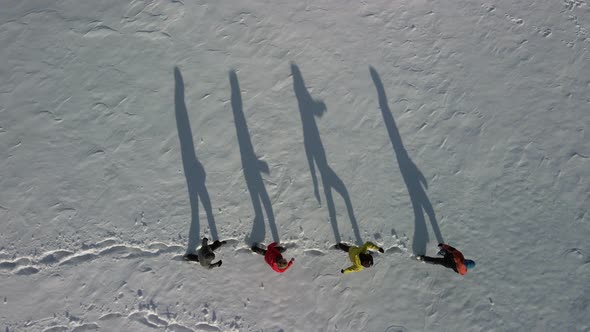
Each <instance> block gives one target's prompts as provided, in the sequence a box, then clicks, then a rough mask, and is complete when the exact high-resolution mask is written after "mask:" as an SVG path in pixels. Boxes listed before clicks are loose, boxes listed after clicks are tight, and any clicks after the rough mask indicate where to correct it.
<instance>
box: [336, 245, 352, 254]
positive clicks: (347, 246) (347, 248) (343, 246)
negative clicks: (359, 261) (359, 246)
mask: <svg viewBox="0 0 590 332" xmlns="http://www.w3.org/2000/svg"><path fill="white" fill-rule="evenodd" d="M337 248H338V249H340V250H342V251H345V252H348V250H349V249H350V246H349V245H348V244H344V243H338V244H337Z"/></svg>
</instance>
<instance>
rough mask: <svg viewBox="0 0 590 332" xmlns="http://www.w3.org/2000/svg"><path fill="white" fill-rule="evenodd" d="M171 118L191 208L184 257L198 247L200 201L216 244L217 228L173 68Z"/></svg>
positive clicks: (181, 83)
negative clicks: (173, 116) (178, 142)
mask: <svg viewBox="0 0 590 332" xmlns="http://www.w3.org/2000/svg"><path fill="white" fill-rule="evenodd" d="M174 114H175V115H176V127H177V129H178V139H179V140H180V152H181V155H182V167H183V169H184V175H185V177H186V185H187V187H188V197H189V199H190V204H191V225H190V229H189V236H188V247H187V253H190V252H192V251H193V250H194V249H195V248H196V247H197V245H198V244H199V243H201V241H200V234H199V232H200V225H199V202H198V200H199V199H200V200H201V204H203V208H204V209H205V213H206V214H207V221H208V223H209V229H210V230H211V237H212V239H213V240H218V239H219V238H218V236H217V228H216V227H215V219H214V218H213V210H212V208H211V199H210V198H209V192H208V191H207V187H205V177H206V174H205V169H204V168H203V165H202V164H201V163H200V162H199V160H198V159H197V155H196V154H195V145H194V143H193V135H192V132H191V125H190V122H189V119H188V114H187V111H186V104H185V102H184V81H183V79H182V74H181V73H180V70H179V69H178V67H174Z"/></svg>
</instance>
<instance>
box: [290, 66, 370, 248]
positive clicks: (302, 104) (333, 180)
mask: <svg viewBox="0 0 590 332" xmlns="http://www.w3.org/2000/svg"><path fill="white" fill-rule="evenodd" d="M291 74H292V76H293V89H294V91H295V96H296V97H297V103H298V106H299V114H300V115H301V124H302V128H303V145H304V147H305V154H306V156H307V162H308V164H309V170H310V172H311V178H312V181H313V190H314V195H315V197H316V200H317V201H318V203H320V204H321V198H320V193H319V184H318V178H317V175H316V170H315V168H316V167H317V169H318V172H319V173H320V177H321V180H322V186H323V188H324V196H325V197H326V205H327V206H328V213H329V216H330V223H331V225H332V231H333V232H334V237H335V240H336V243H340V242H342V239H341V236H340V231H339V230H338V221H337V219H336V207H335V205H334V198H333V196H332V189H334V190H335V191H336V192H337V193H338V194H339V195H340V196H341V197H342V199H343V200H344V203H345V204H346V210H347V212H348V217H349V219H350V223H351V225H352V229H353V232H354V236H355V238H356V244H358V245H361V244H362V243H363V241H362V239H361V234H360V230H359V227H358V223H357V221H356V217H355V215H354V210H353V207H352V202H351V200H350V195H349V194H348V190H347V189H346V186H345V185H344V182H342V180H341V179H340V178H339V177H338V175H337V174H336V172H334V170H333V169H332V168H331V167H330V165H329V164H328V159H327V157H326V151H325V149H324V145H323V143H322V139H321V137H320V131H319V129H318V126H317V124H316V121H315V117H321V116H322V115H323V114H324V113H325V112H326V111H327V109H326V105H325V104H324V102H323V101H320V100H315V99H313V97H312V96H311V95H310V93H309V91H308V90H307V88H306V87H305V82H304V81H303V76H302V75H301V71H300V70H299V67H298V66H297V65H296V64H293V63H292V64H291Z"/></svg>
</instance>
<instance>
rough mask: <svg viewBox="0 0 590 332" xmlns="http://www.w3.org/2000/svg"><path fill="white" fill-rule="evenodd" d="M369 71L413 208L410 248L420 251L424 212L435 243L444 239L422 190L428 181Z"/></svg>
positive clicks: (424, 240) (422, 248) (380, 86)
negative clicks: (414, 159)
mask: <svg viewBox="0 0 590 332" xmlns="http://www.w3.org/2000/svg"><path fill="white" fill-rule="evenodd" d="M369 71H370V72H371V78H372V79H373V83H374V84H375V88H376V89H377V95H378V97H379V107H380V108H381V114H382V115H383V122H384V123H385V127H386V128H387V132H388V133H389V139H390V140H391V145H392V146H393V151H395V156H396V157H397V163H398V165H399V169H400V172H401V173H402V177H403V179H404V182H405V183H406V187H407V188H408V193H409V194H410V200H411V201H412V208H413V209H414V239H413V242H412V250H413V252H414V254H415V255H423V254H425V253H426V244H427V243H428V230H427V229H426V220H425V218H424V213H426V214H427V215H428V219H429V220H430V224H431V225H432V230H433V231H434V234H435V236H436V239H437V241H438V243H444V240H443V237H442V234H441V232H440V229H439V228H438V224H437V222H436V216H435V214H434V209H433V208H432V204H431V203H430V200H429V199H428V196H427V195H426V192H425V191H424V188H428V184H427V182H426V178H424V175H423V174H422V172H420V170H419V169H418V167H417V166H416V164H414V162H413V161H412V159H410V156H408V152H407V151H406V149H405V148H404V144H403V143H402V138H401V136H400V134H399V131H398V129H397V126H396V125H395V120H394V119H393V115H392V114H391V110H390V109H389V105H388V103H387V96H386V95H385V89H384V88H383V83H382V82H381V78H380V77H379V74H378V73H377V71H376V70H375V68H373V67H369Z"/></svg>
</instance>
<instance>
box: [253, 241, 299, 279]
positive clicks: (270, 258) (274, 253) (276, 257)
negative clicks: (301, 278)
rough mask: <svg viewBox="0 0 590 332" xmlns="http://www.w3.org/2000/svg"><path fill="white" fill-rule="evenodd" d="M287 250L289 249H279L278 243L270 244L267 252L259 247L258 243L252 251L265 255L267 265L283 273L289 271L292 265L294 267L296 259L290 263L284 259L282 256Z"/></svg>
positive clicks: (292, 259)
mask: <svg viewBox="0 0 590 332" xmlns="http://www.w3.org/2000/svg"><path fill="white" fill-rule="evenodd" d="M285 250H287V249H285V248H283V247H279V246H278V243H276V242H273V243H271V244H269V245H268V247H266V250H265V249H262V248H260V247H258V244H256V243H254V244H253V245H252V251H254V252H255V253H257V254H260V255H263V256H264V261H266V263H267V264H268V265H270V267H271V268H272V269H273V270H275V271H276V272H278V273H283V272H285V271H287V269H288V268H290V267H291V265H293V262H294V261H295V258H291V260H290V261H289V262H287V260H286V259H284V258H283V255H281V254H282V253H283V252H285Z"/></svg>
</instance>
